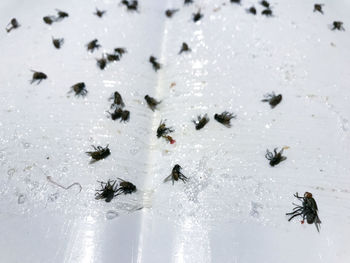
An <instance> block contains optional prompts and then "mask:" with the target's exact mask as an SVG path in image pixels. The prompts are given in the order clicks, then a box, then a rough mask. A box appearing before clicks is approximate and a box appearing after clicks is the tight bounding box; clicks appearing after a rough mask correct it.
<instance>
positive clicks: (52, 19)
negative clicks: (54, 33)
mask: <svg viewBox="0 0 350 263" xmlns="http://www.w3.org/2000/svg"><path fill="white" fill-rule="evenodd" d="M43 20H44V22H45V23H46V24H48V25H51V24H52V23H53V22H55V21H56V17H55V16H44V17H43Z"/></svg>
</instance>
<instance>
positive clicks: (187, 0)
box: [184, 0, 193, 5]
mask: <svg viewBox="0 0 350 263" xmlns="http://www.w3.org/2000/svg"><path fill="white" fill-rule="evenodd" d="M190 4H193V0H185V1H184V5H190Z"/></svg>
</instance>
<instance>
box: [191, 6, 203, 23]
mask: <svg viewBox="0 0 350 263" xmlns="http://www.w3.org/2000/svg"><path fill="white" fill-rule="evenodd" d="M202 17H203V15H202V14H201V10H200V9H199V10H198V12H197V13H194V14H192V19H193V22H195V23H196V22H198V21H199V20H201V19H202Z"/></svg>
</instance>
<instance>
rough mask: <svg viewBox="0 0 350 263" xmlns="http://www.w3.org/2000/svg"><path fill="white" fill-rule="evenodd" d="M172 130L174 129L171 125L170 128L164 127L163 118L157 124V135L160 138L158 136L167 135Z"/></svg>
mask: <svg viewBox="0 0 350 263" xmlns="http://www.w3.org/2000/svg"><path fill="white" fill-rule="evenodd" d="M172 132H174V129H173V128H171V127H170V128H168V127H166V125H165V120H164V121H161V122H160V124H159V126H158V129H157V137H158V138H160V137H162V136H165V135H168V134H169V133H172Z"/></svg>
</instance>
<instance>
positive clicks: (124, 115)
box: [120, 110, 130, 122]
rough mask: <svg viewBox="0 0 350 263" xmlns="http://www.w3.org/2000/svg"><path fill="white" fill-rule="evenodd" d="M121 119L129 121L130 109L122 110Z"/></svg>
mask: <svg viewBox="0 0 350 263" xmlns="http://www.w3.org/2000/svg"><path fill="white" fill-rule="evenodd" d="M120 118H121V120H120V121H123V122H127V121H129V119H130V111H128V110H123V111H122V112H121V117H120Z"/></svg>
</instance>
